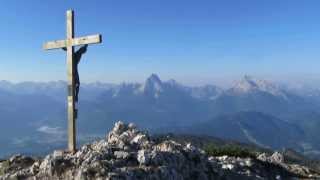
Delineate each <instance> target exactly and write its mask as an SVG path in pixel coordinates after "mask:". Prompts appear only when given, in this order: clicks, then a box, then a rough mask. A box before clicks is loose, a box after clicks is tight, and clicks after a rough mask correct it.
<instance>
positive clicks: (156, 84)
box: [141, 74, 164, 98]
mask: <svg viewBox="0 0 320 180" xmlns="http://www.w3.org/2000/svg"><path fill="white" fill-rule="evenodd" d="M163 89H164V87H163V83H162V81H161V80H160V78H159V76H158V75H156V74H151V75H150V76H149V77H148V78H147V80H146V81H145V83H144V85H143V86H142V87H141V90H142V91H143V92H144V93H145V94H149V95H152V96H154V97H155V98H158V97H159V95H160V93H161V92H162V91H163Z"/></svg>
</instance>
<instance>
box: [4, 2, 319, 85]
mask: <svg viewBox="0 0 320 180" xmlns="http://www.w3.org/2000/svg"><path fill="white" fill-rule="evenodd" d="M319 7H320V1H317V0H308V1H301V0H281V1H279V0H223V1H222V0H220V1H217V0H199V1H192V0H190V1H187V0H135V1H132V0H126V1H125V0H90V1H84V0H77V1H66V0H54V1H53V0H51V1H43V0H33V1H32V0H30V1H23V2H22V1H21V0H3V1H1V4H0V21H1V24H2V25H1V27H0V40H1V43H0V49H1V51H0V79H5V80H11V81H51V80H65V79H66V60H65V53H64V51H62V50H53V51H43V50H42V49H41V46H42V44H43V43H44V42H46V41H49V40H56V39H64V38H65V28H66V27H65V12H66V10H67V9H74V10H75V28H76V30H75V31H76V36H83V35H89V34H96V33H101V34H102V35H103V44H100V45H92V46H89V49H88V52H87V54H85V55H84V57H83V59H82V61H81V64H80V66H79V69H80V78H81V80H82V81H85V82H91V81H104V82H121V81H143V80H144V79H145V78H146V77H147V76H149V75H150V74H151V73H153V72H155V73H157V74H159V75H160V76H161V78H163V79H169V78H174V79H177V80H178V81H181V82H183V83H186V84H203V83H212V82H218V81H220V82H222V81H228V80H230V79H237V78H239V77H240V76H242V75H244V74H250V75H254V76H259V77H264V78H267V79H270V78H271V79H284V78H286V79H294V78H309V79H315V78H317V77H318V76H319V75H320V73H319V72H320V58H319V57H320V21H319V19H320V11H319Z"/></svg>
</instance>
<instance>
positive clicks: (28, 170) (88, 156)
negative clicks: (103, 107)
mask: <svg viewBox="0 0 320 180" xmlns="http://www.w3.org/2000/svg"><path fill="white" fill-rule="evenodd" d="M298 177H299V178H308V177H309V178H320V176H319V174H316V173H315V172H313V171H312V170H310V169H308V168H307V167H303V166H299V165H289V164H285V163H283V157H282V155H281V153H278V152H276V153H274V154H273V155H272V156H270V157H268V156H267V155H266V154H260V155H259V156H258V157H257V158H256V159H253V158H239V157H230V156H219V157H208V156H207V155H206V153H205V152H204V151H203V150H201V149H199V148H196V147H194V146H192V145H191V144H185V145H183V144H179V143H177V142H175V141H172V140H164V141H161V142H157V143H156V142H154V141H152V139H151V138H150V136H149V135H148V133H147V132H143V131H139V130H138V129H137V127H136V126H135V125H134V124H132V123H130V124H125V123H123V122H121V121H119V122H117V123H116V124H115V126H114V128H113V129H112V131H111V132H109V133H108V134H107V136H106V138H105V139H103V140H100V141H97V142H93V143H92V144H86V145H84V146H82V147H81V148H80V149H79V150H78V151H77V152H76V153H74V154H71V153H66V152H63V151H54V152H53V153H52V154H49V155H47V156H46V157H44V158H43V159H36V158H32V157H26V156H23V155H16V156H13V157H11V158H10V159H9V160H6V161H2V162H0V179H30V180H31V179H32V180H33V179H76V180H86V179H106V180H108V179H109V180H111V179H112V180H140V179H142V180H149V179H150V180H162V179H164V180H183V179H187V180H189V179H190V180H193V179H195V180H209V179H224V180H228V179H296V178H298Z"/></svg>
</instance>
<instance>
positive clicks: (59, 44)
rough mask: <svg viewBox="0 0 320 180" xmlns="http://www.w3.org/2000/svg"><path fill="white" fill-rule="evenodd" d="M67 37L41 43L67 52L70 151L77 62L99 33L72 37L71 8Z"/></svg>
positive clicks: (72, 147) (98, 40) (77, 84)
mask: <svg viewBox="0 0 320 180" xmlns="http://www.w3.org/2000/svg"><path fill="white" fill-rule="evenodd" d="M66 25H67V29H66V30H67V38H66V39H64V40H56V41H50V42H47V43H45V44H44V45H43V48H44V49H46V50H49V49H61V48H62V49H63V50H65V51H66V52H67V67H68V68H67V69H68V71H67V72H68V73H67V75H68V97H67V100H68V101H67V107H68V149H69V151H70V152H75V151H76V124H75V122H76V118H77V112H78V110H77V109H76V107H75V103H76V102H78V95H79V88H80V79H79V72H78V64H79V62H80V59H81V56H82V55H83V54H84V53H86V51H87V47H88V44H97V43H101V39H102V38H101V35H100V34H97V35H91V36H84V37H74V14H73V11H72V10H68V11H67V23H66ZM80 45H83V46H82V47H81V48H79V50H78V51H76V52H74V47H75V46H80Z"/></svg>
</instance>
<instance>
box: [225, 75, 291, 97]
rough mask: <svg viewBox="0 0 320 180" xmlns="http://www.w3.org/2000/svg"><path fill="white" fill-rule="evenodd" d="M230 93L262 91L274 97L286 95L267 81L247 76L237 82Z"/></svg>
mask: <svg viewBox="0 0 320 180" xmlns="http://www.w3.org/2000/svg"><path fill="white" fill-rule="evenodd" d="M231 91H232V92H234V93H238V94H242V93H250V92H252V91H262V92H267V93H270V94H272V95H275V96H283V97H285V96H286V95H285V94H286V93H285V92H284V91H283V90H282V89H281V88H280V87H278V86H277V85H275V84H273V83H271V82H269V81H266V80H262V79H257V78H254V77H252V76H248V75H245V76H244V77H243V78H242V79H241V80H240V81H239V82H237V83H236V84H235V85H234V86H233V87H232V88H231Z"/></svg>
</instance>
